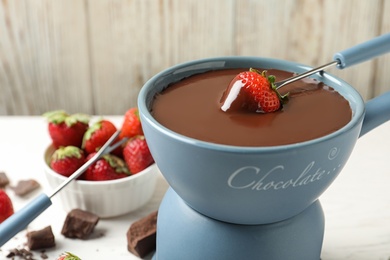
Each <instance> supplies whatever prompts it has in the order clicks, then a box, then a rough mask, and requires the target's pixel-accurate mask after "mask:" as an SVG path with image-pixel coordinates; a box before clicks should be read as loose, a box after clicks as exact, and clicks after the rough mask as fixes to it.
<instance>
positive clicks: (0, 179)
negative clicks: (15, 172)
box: [0, 172, 9, 188]
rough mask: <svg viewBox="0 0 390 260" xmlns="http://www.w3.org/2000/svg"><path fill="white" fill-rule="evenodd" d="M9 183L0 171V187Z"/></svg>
mask: <svg viewBox="0 0 390 260" xmlns="http://www.w3.org/2000/svg"><path fill="white" fill-rule="evenodd" d="M8 184H9V179H8V177H7V174H5V172H0V188H5V186H7V185H8Z"/></svg>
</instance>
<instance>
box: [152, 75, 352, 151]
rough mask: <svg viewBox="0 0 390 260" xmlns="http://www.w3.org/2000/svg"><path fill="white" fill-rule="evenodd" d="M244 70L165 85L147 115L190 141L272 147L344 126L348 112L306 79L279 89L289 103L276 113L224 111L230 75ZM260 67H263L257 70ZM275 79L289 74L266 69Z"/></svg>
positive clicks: (323, 88)
mask: <svg viewBox="0 0 390 260" xmlns="http://www.w3.org/2000/svg"><path fill="white" fill-rule="evenodd" d="M243 70H245V69H228V70H218V71H210V72H206V73H202V74H197V75H194V76H191V77H189V78H186V79H183V80H182V81H180V82H177V83H175V84H172V85H170V86H169V87H167V88H166V89H165V90H164V91H162V92H161V93H160V94H158V95H157V96H156V97H155V100H154V102H153V106H152V113H153V116H154V117H155V119H156V120H157V121H158V122H160V123H161V124H162V125H164V126H166V127H167V128H169V129H171V130H173V131H175V132H177V133H179V134H182V135H185V136H188V137H192V138H195V139H199V140H203V141H208V142H213V143H219V144H227V145H236V146H276V145H284V144H292V143H298V142H302V141H307V140H311V139H315V138H318V137H321V136H324V135H327V134H330V133H332V132H334V131H336V130H338V129H340V128H341V127H343V126H344V125H346V124H347V123H348V122H349V121H350V120H351V116H352V111H351V108H350V106H349V103H348V101H347V100H345V99H344V98H343V97H342V96H341V95H340V94H339V93H338V92H336V91H335V90H334V89H333V88H331V87H329V86H326V85H325V84H323V83H322V82H319V81H316V80H314V79H310V78H306V79H304V80H300V81H297V82H294V83H291V84H289V85H287V86H285V87H283V88H282V89H280V92H281V94H285V93H287V92H289V93H290V94H289V102H288V103H287V104H285V105H284V106H283V108H282V109H281V110H280V111H277V112H273V113H267V114H260V113H251V112H247V111H233V112H229V113H226V112H224V111H222V110H221V108H220V107H221V103H220V101H221V97H222V96H223V93H224V91H225V90H226V88H227V87H228V86H229V84H230V82H231V81H232V79H233V78H234V77H235V76H236V75H237V74H238V73H240V72H241V71H243ZM259 70H260V71H261V70H262V69H259ZM268 75H274V76H275V77H276V81H279V80H283V79H285V78H288V77H291V76H292V75H293V74H292V73H290V72H286V71H280V70H274V69H271V70H268Z"/></svg>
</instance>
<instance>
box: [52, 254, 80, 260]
mask: <svg viewBox="0 0 390 260" xmlns="http://www.w3.org/2000/svg"><path fill="white" fill-rule="evenodd" d="M56 260H81V259H80V258H79V257H78V256H76V255H74V254H72V253H69V252H65V253H62V254H61V255H60V256H59V257H58V258H57V259H56Z"/></svg>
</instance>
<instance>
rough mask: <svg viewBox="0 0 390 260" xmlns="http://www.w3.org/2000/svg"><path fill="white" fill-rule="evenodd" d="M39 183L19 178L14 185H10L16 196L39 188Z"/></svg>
mask: <svg viewBox="0 0 390 260" xmlns="http://www.w3.org/2000/svg"><path fill="white" fill-rule="evenodd" d="M39 186H40V185H39V183H38V182H37V181H36V180H33V179H29V180H21V181H19V182H18V183H17V185H16V186H14V187H11V189H12V190H13V191H14V192H15V194H16V195H18V196H25V195H27V194H28V193H30V192H32V191H33V190H36V189H38V188H39Z"/></svg>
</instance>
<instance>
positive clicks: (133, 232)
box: [127, 211, 157, 258]
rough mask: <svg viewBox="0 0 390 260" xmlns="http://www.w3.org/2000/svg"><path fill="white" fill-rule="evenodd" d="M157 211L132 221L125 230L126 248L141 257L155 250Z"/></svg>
mask: <svg viewBox="0 0 390 260" xmlns="http://www.w3.org/2000/svg"><path fill="white" fill-rule="evenodd" d="M156 229H157V211H155V212H153V213H151V214H149V215H148V216H146V217H144V218H142V219H140V220H138V221H136V222H134V223H133V224H132V225H131V226H130V228H129V230H128V231H127V249H128V250H129V251H130V252H131V253H133V254H134V255H136V256H138V257H140V258H143V257H145V256H146V255H148V254H149V253H151V252H152V251H154V250H156Z"/></svg>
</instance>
